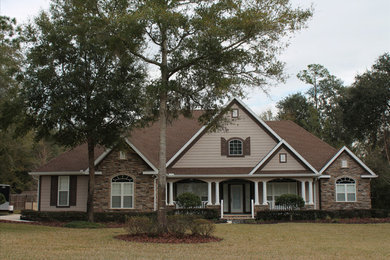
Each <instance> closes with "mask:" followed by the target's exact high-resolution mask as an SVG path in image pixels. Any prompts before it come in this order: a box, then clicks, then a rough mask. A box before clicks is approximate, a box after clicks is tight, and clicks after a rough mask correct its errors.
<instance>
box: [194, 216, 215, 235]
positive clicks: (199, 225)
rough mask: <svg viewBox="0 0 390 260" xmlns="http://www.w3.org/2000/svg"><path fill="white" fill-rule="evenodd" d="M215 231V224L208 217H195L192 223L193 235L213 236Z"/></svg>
mask: <svg viewBox="0 0 390 260" xmlns="http://www.w3.org/2000/svg"><path fill="white" fill-rule="evenodd" d="M214 231H215V224H214V223H213V222H211V221H209V220H207V219H195V220H194V221H193V222H192V225H191V233H192V234H193V235H201V236H211V235H212V234H213V233H214Z"/></svg>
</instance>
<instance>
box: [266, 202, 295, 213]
mask: <svg viewBox="0 0 390 260" xmlns="http://www.w3.org/2000/svg"><path fill="white" fill-rule="evenodd" d="M268 205H269V209H270V210H286V211H287V210H299V208H298V209H295V208H292V207H291V206H285V205H275V202H274V201H268Z"/></svg>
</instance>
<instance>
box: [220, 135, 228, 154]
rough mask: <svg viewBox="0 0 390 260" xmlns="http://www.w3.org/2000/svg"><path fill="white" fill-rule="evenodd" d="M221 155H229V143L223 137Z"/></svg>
mask: <svg viewBox="0 0 390 260" xmlns="http://www.w3.org/2000/svg"><path fill="white" fill-rule="evenodd" d="M221 155H227V142H226V139H225V138H223V137H221Z"/></svg>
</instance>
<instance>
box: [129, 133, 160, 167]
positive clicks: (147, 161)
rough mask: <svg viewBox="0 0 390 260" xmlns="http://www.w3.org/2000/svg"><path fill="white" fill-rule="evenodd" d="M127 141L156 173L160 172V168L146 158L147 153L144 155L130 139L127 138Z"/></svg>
mask: <svg viewBox="0 0 390 260" xmlns="http://www.w3.org/2000/svg"><path fill="white" fill-rule="evenodd" d="M125 141H126V143H127V144H128V145H129V146H130V147H131V148H132V149H133V150H134V151H135V152H136V153H137V154H138V155H139V156H140V157H141V158H142V159H143V160H144V161H145V162H146V163H147V164H148V165H149V167H150V168H152V169H153V171H155V172H156V173H158V169H157V168H156V167H155V166H154V165H153V164H152V163H151V162H150V161H149V160H148V158H146V156H145V155H143V154H142V153H141V152H140V150H138V149H137V147H135V146H134V145H133V144H132V143H131V142H130V141H129V139H127V138H125Z"/></svg>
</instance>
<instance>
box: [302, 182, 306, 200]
mask: <svg viewBox="0 0 390 260" xmlns="http://www.w3.org/2000/svg"><path fill="white" fill-rule="evenodd" d="M305 185H306V181H301V193H302V199H303V200H304V201H305V203H306V186H305Z"/></svg>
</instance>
